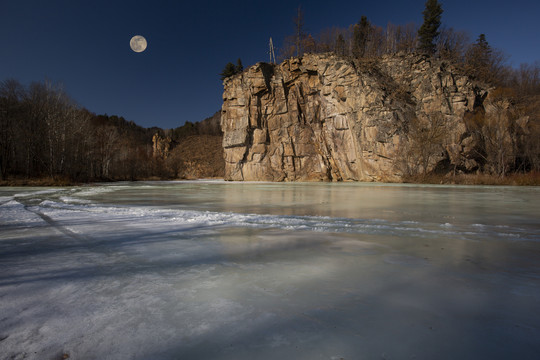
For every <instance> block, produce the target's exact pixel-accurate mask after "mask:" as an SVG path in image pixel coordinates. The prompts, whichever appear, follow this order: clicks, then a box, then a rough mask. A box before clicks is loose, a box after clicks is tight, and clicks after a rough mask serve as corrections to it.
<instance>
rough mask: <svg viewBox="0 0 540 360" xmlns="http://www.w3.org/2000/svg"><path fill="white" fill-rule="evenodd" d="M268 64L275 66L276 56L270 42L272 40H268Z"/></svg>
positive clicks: (272, 44)
mask: <svg viewBox="0 0 540 360" xmlns="http://www.w3.org/2000/svg"><path fill="white" fill-rule="evenodd" d="M269 45H270V51H269V53H270V63H271V64H275V63H276V55H275V54H274V43H273V42H272V38H270V44H269Z"/></svg>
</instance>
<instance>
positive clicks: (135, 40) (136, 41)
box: [129, 35, 148, 53]
mask: <svg viewBox="0 0 540 360" xmlns="http://www.w3.org/2000/svg"><path fill="white" fill-rule="evenodd" d="M147 45H148V44H147V42H146V39H145V38H144V37H142V36H141V35H135V36H134V37H132V38H131V40H130V41H129V46H130V47H131V50H133V51H135V52H138V53H139V52H143V51H144V50H146V46H147Z"/></svg>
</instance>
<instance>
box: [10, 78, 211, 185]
mask: <svg viewBox="0 0 540 360" xmlns="http://www.w3.org/2000/svg"><path fill="white" fill-rule="evenodd" d="M156 133H157V134H159V135H160V136H168V137H170V138H171V142H172V143H171V144H170V145H171V146H170V147H169V148H167V151H169V150H174V146H176V145H179V144H182V143H183V140H184V139H185V138H187V137H190V136H191V137H193V136H202V135H214V136H217V137H220V134H221V131H220V129H219V113H216V115H214V116H213V117H211V118H208V119H206V120H204V121H202V122H200V123H190V122H187V123H186V124H185V125H184V126H181V127H178V128H176V129H170V130H162V129H159V128H150V129H145V128H142V127H140V126H137V125H136V124H135V123H133V122H130V121H126V120H125V119H123V118H122V117H118V116H108V115H95V114H93V113H91V112H89V111H88V110H86V109H84V108H80V107H78V106H77V105H76V104H75V103H74V102H73V101H72V100H71V99H70V98H69V96H68V95H67V94H66V93H65V92H64V91H63V89H62V88H61V86H59V85H58V84H52V83H50V82H43V83H32V84H31V85H30V86H29V87H24V86H22V85H21V84H20V83H19V82H17V81H15V80H6V81H3V82H2V83H0V184H2V185H16V184H19V185H67V184H73V183H80V182H89V181H114V180H139V179H148V178H152V177H154V178H155V177H157V178H167V179H168V178H173V177H174V175H175V174H176V173H178V171H180V170H181V169H179V168H177V169H176V171H175V172H171V171H169V169H168V168H167V167H166V166H164V164H163V161H161V160H160V159H159V157H156V156H154V149H153V148H152V137H153V136H154V135H155V134H156ZM205 143H206V141H203V142H201V143H200V144H199V143H194V144H193V151H194V152H196V151H200V152H201V154H200V156H199V158H200V159H204V158H205V156H214V154H213V153H212V154H205V151H206V149H205V147H204V144H205ZM186 161H187V160H186ZM182 164H184V163H182Z"/></svg>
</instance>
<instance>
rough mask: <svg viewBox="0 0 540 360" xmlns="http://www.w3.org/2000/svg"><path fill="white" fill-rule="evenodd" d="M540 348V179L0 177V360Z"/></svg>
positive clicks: (458, 355)
mask: <svg viewBox="0 0 540 360" xmlns="http://www.w3.org/2000/svg"><path fill="white" fill-rule="evenodd" d="M64 354H67V355H69V358H70V359H250V360H251V359H329V360H330V359H332V360H338V359H346V360H353V359H538V358H540V188H538V187H536V188H533V187H515V188H514V187H467V186H428V185H398V184H359V183H341V184H335V183H303V184H302V183H286V184H283V183H226V182H221V181H193V182H137V183H114V184H101V185H91V186H81V187H66V188H0V359H61V358H62V356H63V355H64Z"/></svg>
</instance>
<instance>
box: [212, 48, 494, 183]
mask: <svg viewBox="0 0 540 360" xmlns="http://www.w3.org/2000/svg"><path fill="white" fill-rule="evenodd" d="M486 96H487V91H486V89H485V88H482V87H480V86H479V85H478V84H475V83H474V82H473V81H471V80H470V79H469V78H468V77H466V76H463V75H459V73H458V72H457V71H455V70H454V69H453V68H452V67H451V66H449V65H447V64H445V63H443V62H440V61H437V60H432V59H430V58H427V57H424V56H420V55H394V56H387V57H383V58H382V59H381V60H380V61H377V62H371V63H368V62H363V63H362V62H353V61H351V60H348V59H344V58H341V57H337V56H335V55H331V54H315V55H306V56H304V57H303V58H293V59H290V60H286V61H284V62H283V63H281V64H280V65H272V64H266V63H258V64H256V65H255V66H252V67H251V68H249V69H248V70H246V71H244V72H243V73H241V74H238V75H235V76H232V77H230V78H227V79H226V80H225V81H224V93H223V106H222V114H221V128H222V130H223V133H224V134H223V135H224V136H223V147H224V157H225V179H227V180H266V181H354V180H359V181H399V180H401V179H402V177H403V176H404V175H405V174H406V173H411V172H414V171H424V172H427V171H430V170H432V169H434V168H436V167H440V166H446V167H449V168H450V167H453V168H454V169H455V168H460V169H468V170H472V169H474V168H475V167H478V166H479V164H478V159H477V158H476V156H477V154H475V151H473V150H474V147H475V143H476V140H475V139H474V138H473V137H472V135H471V134H470V132H469V131H468V129H467V125H466V121H465V119H466V117H467V116H471V114H473V113H474V112H475V110H477V109H480V108H483V102H484V100H485V98H486Z"/></svg>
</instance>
